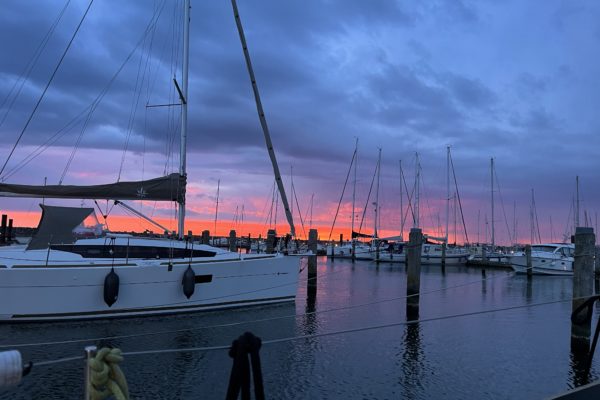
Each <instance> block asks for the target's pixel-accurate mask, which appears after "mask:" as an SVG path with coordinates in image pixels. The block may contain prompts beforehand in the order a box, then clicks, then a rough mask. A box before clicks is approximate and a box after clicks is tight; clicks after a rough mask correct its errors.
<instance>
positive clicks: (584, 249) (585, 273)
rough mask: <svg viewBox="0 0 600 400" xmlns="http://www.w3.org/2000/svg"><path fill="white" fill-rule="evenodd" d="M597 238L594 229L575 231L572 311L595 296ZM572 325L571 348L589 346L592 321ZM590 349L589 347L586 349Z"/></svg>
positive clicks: (578, 228) (584, 228) (585, 228)
mask: <svg viewBox="0 0 600 400" xmlns="http://www.w3.org/2000/svg"><path fill="white" fill-rule="evenodd" d="M595 242H596V236H595V235H594V229H593V228H588V227H577V228H576V229H575V257H574V259H575V261H574V262H573V303H572V310H573V311H574V310H575V309H576V308H577V307H579V306H580V305H581V304H583V303H584V302H585V300H586V299H587V298H588V297H589V296H592V295H593V294H594V253H595V248H594V247H595ZM579 322H580V323H572V324H571V347H572V348H573V346H574V345H576V346H580V347H586V346H589V338H590V329H591V323H592V321H591V320H584V321H579ZM586 348H589V347H586Z"/></svg>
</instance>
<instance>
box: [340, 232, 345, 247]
mask: <svg viewBox="0 0 600 400" xmlns="http://www.w3.org/2000/svg"><path fill="white" fill-rule="evenodd" d="M343 245H344V234H343V233H340V246H343Z"/></svg>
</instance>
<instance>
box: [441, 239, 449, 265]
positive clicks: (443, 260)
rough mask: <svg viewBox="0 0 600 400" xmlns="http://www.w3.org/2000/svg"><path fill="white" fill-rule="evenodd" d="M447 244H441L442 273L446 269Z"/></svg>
mask: <svg viewBox="0 0 600 400" xmlns="http://www.w3.org/2000/svg"><path fill="white" fill-rule="evenodd" d="M447 246H448V244H447V243H446V242H444V243H443V244H442V272H444V270H445V269H446V247H447Z"/></svg>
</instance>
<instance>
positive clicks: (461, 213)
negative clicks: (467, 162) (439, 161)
mask: <svg viewBox="0 0 600 400" xmlns="http://www.w3.org/2000/svg"><path fill="white" fill-rule="evenodd" d="M450 166H451V167H452V176H454V186H455V187H456V197H457V199H458V207H459V208H460V216H461V219H462V223H463V229H464V232H465V240H466V243H469V234H468V233H467V224H466V223H465V214H464V213H463V208H462V202H461V201H460V192H459V191H458V181H457V180H456V171H455V170H454V161H453V160H452V153H450Z"/></svg>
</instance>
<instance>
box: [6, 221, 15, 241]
mask: <svg viewBox="0 0 600 400" xmlns="http://www.w3.org/2000/svg"><path fill="white" fill-rule="evenodd" d="M12 238H13V220H12V218H10V219H9V220H8V232H7V233H6V242H7V243H11V242H12Z"/></svg>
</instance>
